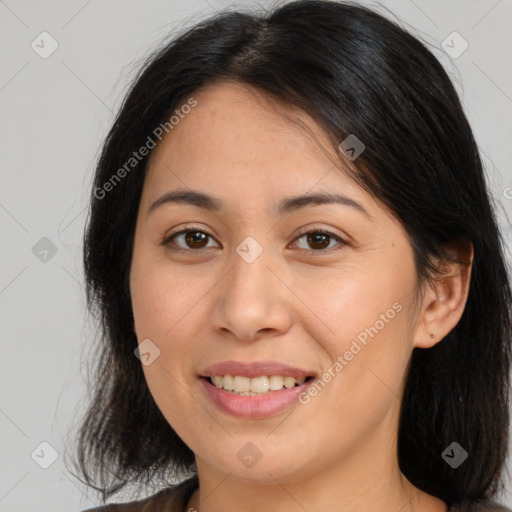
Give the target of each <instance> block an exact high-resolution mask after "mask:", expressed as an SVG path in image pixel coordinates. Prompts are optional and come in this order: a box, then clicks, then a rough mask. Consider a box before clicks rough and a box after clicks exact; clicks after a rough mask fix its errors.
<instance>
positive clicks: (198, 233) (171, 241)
mask: <svg viewBox="0 0 512 512" xmlns="http://www.w3.org/2000/svg"><path fill="white" fill-rule="evenodd" d="M209 238H211V239H212V236H211V235H209V234H208V233H206V232H204V231H202V230H200V229H196V228H193V227H187V228H185V229H182V230H181V231H177V232H176V233H171V234H170V235H169V236H167V237H165V238H164V240H162V245H164V246H166V247H169V249H171V250H173V251H185V252H189V251H190V250H193V251H198V250H201V249H205V248H208V239H209ZM176 241H181V244H178V247H173V245H176ZM182 244H184V245H182ZM210 247H211V246H210Z"/></svg>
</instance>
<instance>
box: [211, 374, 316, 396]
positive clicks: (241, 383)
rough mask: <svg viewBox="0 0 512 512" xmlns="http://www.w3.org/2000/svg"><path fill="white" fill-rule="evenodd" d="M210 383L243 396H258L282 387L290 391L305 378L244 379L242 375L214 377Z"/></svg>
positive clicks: (264, 377)
mask: <svg viewBox="0 0 512 512" xmlns="http://www.w3.org/2000/svg"><path fill="white" fill-rule="evenodd" d="M211 381H212V383H213V384H214V385H215V386H217V387H218V388H223V389H225V390H226V391H231V392H233V393H237V394H239V395H243V396H251V395H260V394H262V393H267V392H269V391H279V390H280V389H283V387H285V388H287V389H291V388H293V387H295V385H296V384H297V385H300V384H303V383H304V382H305V381H306V378H305V377H300V378H298V379H295V378H294V377H281V376H280V375H271V376H269V377H267V376H265V375H263V376H261V377H254V378H250V377H244V376H242V375H234V376H233V375H224V376H222V375H215V376H213V377H211Z"/></svg>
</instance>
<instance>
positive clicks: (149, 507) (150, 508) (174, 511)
mask: <svg viewBox="0 0 512 512" xmlns="http://www.w3.org/2000/svg"><path fill="white" fill-rule="evenodd" d="M197 487H198V479H197V475H195V476H193V477H192V478H189V479H187V480H185V481H183V482H181V483H180V484H178V485H175V486H172V487H168V488H167V489H163V490H161V491H159V492H157V493H156V494H154V495H153V496H150V497H149V498H145V499H143V500H138V501H130V502H129V503H111V504H108V505H102V506H100V507H96V508H90V509H87V510H84V511H83V512H157V511H158V512H160V511H162V510H164V507H165V511H166V512H183V509H184V507H185V505H186V504H187V502H188V500H189V498H190V496H191V495H192V493H193V492H194V491H195V490H196V489H197Z"/></svg>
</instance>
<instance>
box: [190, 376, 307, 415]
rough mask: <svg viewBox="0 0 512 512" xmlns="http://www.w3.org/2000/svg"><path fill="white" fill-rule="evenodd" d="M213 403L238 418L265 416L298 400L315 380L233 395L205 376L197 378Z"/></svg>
mask: <svg viewBox="0 0 512 512" xmlns="http://www.w3.org/2000/svg"><path fill="white" fill-rule="evenodd" d="M199 380H200V381H201V383H202V385H203V387H204V389H205V391H206V393H207V394H208V396H209V397H210V398H211V399H212V401H213V403H214V404H215V405H217V407H218V408H219V409H220V410H222V411H223V412H226V413H228V414H232V415H233V416H238V417H240V418H266V417H268V416H272V415H274V414H277V413H279V412H281V411H283V410H284V409H286V408H287V407H289V406H291V405H292V404H294V403H296V402H298V396H299V395H300V394H301V393H302V392H303V391H305V390H306V389H307V388H308V386H309V385H310V384H311V383H312V382H313V381H314V380H315V379H314V378H313V379H310V380H308V381H306V382H304V383H303V384H300V385H299V386H295V387H293V388H290V389H286V388H283V389H280V390H279V391H268V392H267V393H265V394H262V395H252V396H243V395H235V394H233V393H230V392H228V391H226V390H224V389H222V388H218V387H217V386H215V385H213V384H211V383H210V381H209V380H208V379H207V378H206V377H201V378H200V379H199Z"/></svg>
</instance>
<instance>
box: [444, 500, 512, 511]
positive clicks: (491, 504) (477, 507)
mask: <svg viewBox="0 0 512 512" xmlns="http://www.w3.org/2000/svg"><path fill="white" fill-rule="evenodd" d="M449 512H512V510H511V509H509V508H507V507H505V506H504V505H501V504H500V503H498V502H496V501H493V500H482V501H474V502H466V503H456V504H454V505H452V507H451V508H450V510H449Z"/></svg>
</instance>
